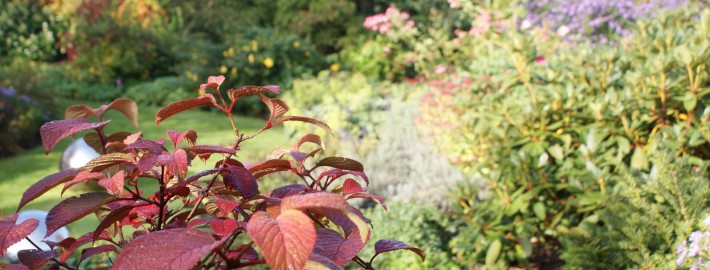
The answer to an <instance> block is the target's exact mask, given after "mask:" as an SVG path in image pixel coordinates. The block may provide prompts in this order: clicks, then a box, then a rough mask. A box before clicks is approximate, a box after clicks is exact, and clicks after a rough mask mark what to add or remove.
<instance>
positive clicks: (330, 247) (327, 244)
mask: <svg viewBox="0 0 710 270" xmlns="http://www.w3.org/2000/svg"><path fill="white" fill-rule="evenodd" d="M316 233H317V235H318V241H317V242H316V246H315V249H314V250H313V253H317V254H319V255H322V256H324V257H326V258H328V259H330V260H332V261H333V262H335V263H336V264H338V265H339V266H344V265H346V264H347V263H348V262H349V261H350V260H352V259H353V258H355V256H357V254H358V253H360V250H362V248H364V247H365V243H363V242H362V241H360V237H359V235H355V234H351V235H350V236H349V237H348V239H344V238H343V236H341V235H340V234H339V233H338V232H336V231H334V230H331V229H328V228H319V229H318V230H317V231H316Z"/></svg>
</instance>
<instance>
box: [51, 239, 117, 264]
mask: <svg viewBox="0 0 710 270" xmlns="http://www.w3.org/2000/svg"><path fill="white" fill-rule="evenodd" d="M70 239H71V240H70ZM99 239H101V240H108V239H111V236H110V235H108V234H107V233H101V234H100V236H99ZM64 240H68V241H67V242H65V241H64ZM64 240H62V242H59V246H60V247H63V248H64V252H62V255H60V256H59V261H60V262H65V261H66V260H67V259H68V258H69V257H71V255H72V254H73V253H74V251H75V250H76V249H77V248H79V247H81V246H83V245H86V244H88V243H89V242H91V240H92V233H86V234H84V235H82V236H80V237H79V238H78V239H76V240H74V239H72V238H67V239H64Z"/></svg>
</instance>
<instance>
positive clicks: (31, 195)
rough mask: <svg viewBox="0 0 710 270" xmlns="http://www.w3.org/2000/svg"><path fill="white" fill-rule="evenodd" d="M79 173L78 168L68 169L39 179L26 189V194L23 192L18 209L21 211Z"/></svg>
mask: <svg viewBox="0 0 710 270" xmlns="http://www.w3.org/2000/svg"><path fill="white" fill-rule="evenodd" d="M77 173H79V170H77V169H68V170H63V171H61V172H58V173H55V174H52V175H49V176H47V177H45V178H42V180H39V181H37V183H34V184H33V185H32V186H31V187H30V188H28V189H27V190H26V191H25V193H24V194H22V199H20V204H19V205H18V206H17V210H18V211H19V210H20V209H21V208H22V207H23V206H25V204H27V203H29V202H31V201H32V200H34V199H36V198H37V197H39V196H41V195H42V194H44V193H45V192H47V191H49V190H50V189H52V188H53V187H56V186H57V185H59V184H61V183H64V182H66V181H69V179H72V178H73V177H74V176H75V175H77Z"/></svg>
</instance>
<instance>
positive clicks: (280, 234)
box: [247, 209, 316, 270]
mask: <svg viewBox="0 0 710 270" xmlns="http://www.w3.org/2000/svg"><path fill="white" fill-rule="evenodd" d="M247 232H248V233H249V236H251V238H252V239H254V242H255V243H256V245H257V246H258V247H259V248H260V249H261V250H262V252H263V254H264V259H265V260H266V263H267V264H268V265H269V267H271V268H272V269H276V270H281V269H302V268H303V267H304V265H305V264H306V260H308V258H309V257H310V255H311V252H312V251H313V248H314V246H315V244H316V229H315V226H314V225H313V222H312V221H311V219H310V218H309V217H308V216H307V215H306V214H304V213H303V212H301V211H299V210H295V209H290V210H286V211H282V212H281V215H279V216H278V217H277V218H276V219H273V218H272V217H270V216H269V215H268V214H267V213H266V212H263V211H259V212H256V213H254V214H253V215H252V216H251V219H249V223H248V224H247Z"/></svg>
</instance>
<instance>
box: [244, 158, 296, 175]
mask: <svg viewBox="0 0 710 270" xmlns="http://www.w3.org/2000/svg"><path fill="white" fill-rule="evenodd" d="M248 169H249V171H251V172H252V174H254V177H255V178H259V177H262V176H264V175H267V174H270V173H274V172H280V171H288V170H290V169H291V162H288V160H283V159H270V160H267V161H264V162H260V163H257V164H254V165H252V166H250V167H249V168H248Z"/></svg>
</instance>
